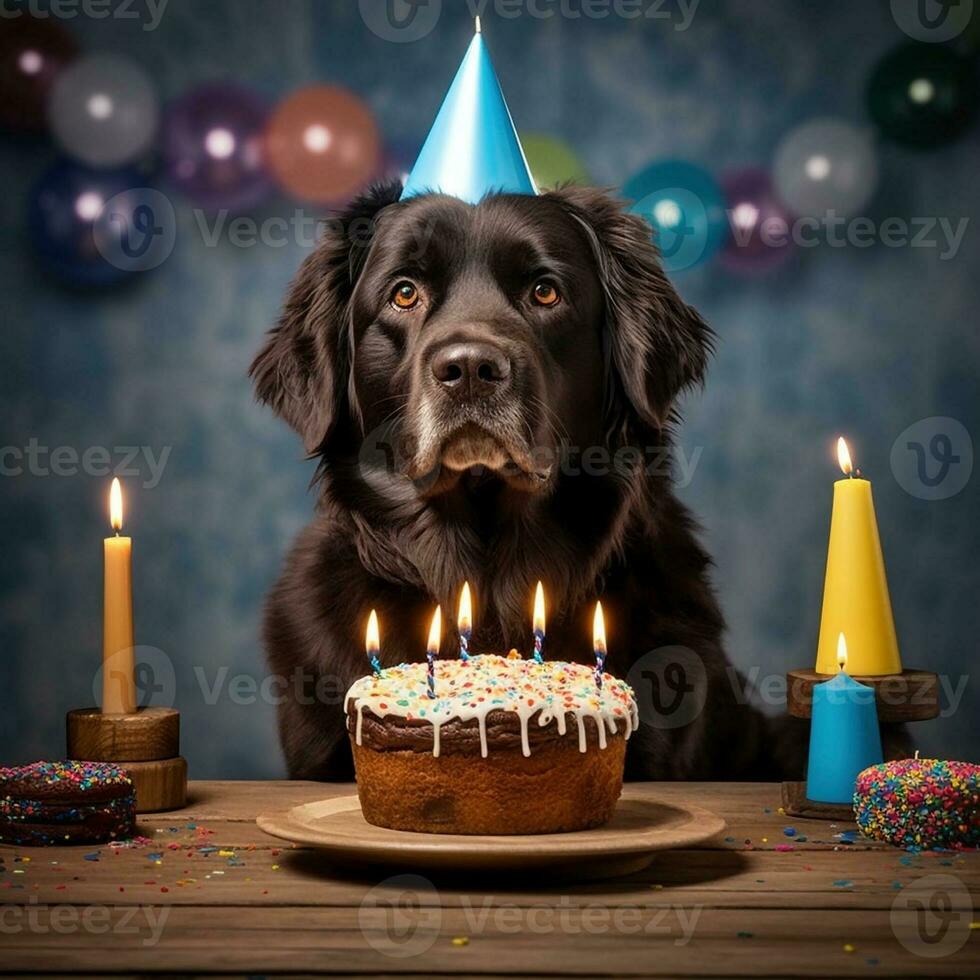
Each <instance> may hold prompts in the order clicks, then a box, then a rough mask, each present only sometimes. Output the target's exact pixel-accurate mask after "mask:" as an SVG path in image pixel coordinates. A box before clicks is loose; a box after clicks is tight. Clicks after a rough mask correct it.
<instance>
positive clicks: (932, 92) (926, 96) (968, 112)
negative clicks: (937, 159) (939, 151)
mask: <svg viewBox="0 0 980 980" xmlns="http://www.w3.org/2000/svg"><path fill="white" fill-rule="evenodd" d="M868 108H869V109H870V112H871V118H872V119H873V120H874V121H875V124H876V125H877V126H878V128H879V129H880V130H881V132H882V133H883V134H884V135H885V136H887V137H888V138H890V139H893V140H895V142H897V143H902V144H904V145H905V146H914V147H919V148H923V149H925V148H929V147H933V146H941V145H943V144H944V143H951V142H952V141H953V140H955V139H956V138H957V137H959V136H960V135H962V133H963V132H964V131H965V130H966V128H967V127H968V126H969V125H970V123H971V122H972V120H973V117H974V115H975V114H976V109H977V83H976V78H975V76H974V74H973V69H972V66H971V64H970V62H969V61H967V60H966V59H964V58H961V57H960V56H959V55H957V54H956V53H955V52H954V51H952V50H950V49H949V48H945V47H942V46H941V45H938V44H903V45H902V46H901V47H898V48H895V49H894V50H893V51H890V52H889V53H888V54H887V55H885V57H884V58H882V60H881V61H880V62H879V63H878V66H877V67H876V68H875V70H874V72H873V74H872V76H871V79H870V81H869V83H868Z"/></svg>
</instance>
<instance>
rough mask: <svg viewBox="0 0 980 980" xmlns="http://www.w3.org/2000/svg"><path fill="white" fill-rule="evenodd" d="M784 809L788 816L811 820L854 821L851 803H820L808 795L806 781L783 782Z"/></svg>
mask: <svg viewBox="0 0 980 980" xmlns="http://www.w3.org/2000/svg"><path fill="white" fill-rule="evenodd" d="M782 797H783V810H784V812H785V813H786V816H788V817H806V818H807V819H809V820H833V821H835V822H837V823H853V822H854V808H853V807H852V806H851V804H850V803H818V802H817V801H816V800H808V799H807V797H806V783H797V782H790V783H783V786H782Z"/></svg>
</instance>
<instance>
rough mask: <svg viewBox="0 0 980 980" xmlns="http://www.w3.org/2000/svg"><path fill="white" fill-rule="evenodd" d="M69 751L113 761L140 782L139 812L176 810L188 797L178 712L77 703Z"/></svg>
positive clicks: (70, 726) (69, 726)
mask: <svg viewBox="0 0 980 980" xmlns="http://www.w3.org/2000/svg"><path fill="white" fill-rule="evenodd" d="M66 725H67V730H68V757H69V758H70V759H85V760H87V761H90V762H114V763H116V764H117V765H119V766H120V767H121V768H122V769H125V770H126V771H127V772H128V773H129V775H130V776H131V777H132V780H133V782H134V783H135V785H136V812H137V813H156V812H159V811H161V810H176V809H178V808H179V807H182V806H185V805H186V803H187V761H186V760H185V759H184V758H183V757H182V756H181V755H180V712H179V711H177V710H176V709H175V708H140V709H138V710H137V711H135V712H133V713H132V714H126V715H104V714H102V712H101V711H100V710H99V709H98V708H77V709H75V710H74V711H69V712H68V716H67V718H66Z"/></svg>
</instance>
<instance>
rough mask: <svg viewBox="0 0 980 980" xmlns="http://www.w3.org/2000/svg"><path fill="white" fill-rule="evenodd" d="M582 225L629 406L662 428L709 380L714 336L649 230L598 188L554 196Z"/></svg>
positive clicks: (610, 346) (567, 190) (568, 190)
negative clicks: (687, 393) (677, 405)
mask: <svg viewBox="0 0 980 980" xmlns="http://www.w3.org/2000/svg"><path fill="white" fill-rule="evenodd" d="M554 197H555V198H556V199H558V200H559V201H561V202H562V204H563V206H564V207H565V208H566V209H568V210H569V211H570V212H571V214H572V215H573V217H575V218H576V220H578V222H579V223H580V224H581V225H582V227H583V229H584V231H585V233H586V235H587V237H588V238H589V241H590V244H591V246H592V249H593V252H594V253H595V257H596V261H597V263H598V272H599V278H600V280H601V282H602V288H603V291H604V292H605V297H606V310H607V320H608V325H607V326H608V339H607V342H608V349H609V357H610V359H611V361H612V365H611V367H612V369H613V370H614V371H615V373H616V375H617V377H618V379H619V382H620V384H621V386H622V392H623V395H624V396H625V398H626V400H627V401H628V402H629V404H630V405H631V406H632V408H633V410H634V412H635V413H636V415H637V416H638V417H639V418H640V420H641V421H642V422H643V423H644V424H646V425H649V426H652V427H654V428H657V429H663V428H664V427H665V426H666V425H668V424H669V422H670V420H671V409H672V405H673V403H674V399H675V398H676V397H677V395H678V394H679V393H680V392H681V391H683V390H684V389H685V388H688V387H690V386H692V385H698V384H700V383H701V382H702V381H703V380H704V373H705V370H706V368H707V363H708V357H709V356H710V354H711V351H712V340H713V337H714V334H713V333H712V331H711V328H710V327H709V326H708V325H707V324H706V323H705V322H704V320H702V319H701V316H700V315H699V314H698V312H697V310H695V309H694V308H693V307H690V306H688V305H687V304H686V303H685V302H684V301H683V300H682V299H681V298H680V296H679V295H678V294H677V291H676V290H675V289H674V287H673V285H672V284H671V282H670V280H669V279H668V278H667V276H666V275H665V274H664V271H663V267H662V266H661V264H660V254H659V252H658V250H657V248H656V246H655V245H654V244H653V240H652V236H651V229H650V226H649V225H648V224H647V223H646V222H645V221H644V220H643V219H642V218H640V217H638V216H637V215H634V214H629V213H628V212H626V211H625V210H624V205H623V204H622V202H620V201H618V200H617V199H616V198H614V197H612V196H611V195H610V194H608V193H606V192H604V191H601V190H597V189H594V188H584V187H566V188H563V189H561V190H558V191H556V192H554Z"/></svg>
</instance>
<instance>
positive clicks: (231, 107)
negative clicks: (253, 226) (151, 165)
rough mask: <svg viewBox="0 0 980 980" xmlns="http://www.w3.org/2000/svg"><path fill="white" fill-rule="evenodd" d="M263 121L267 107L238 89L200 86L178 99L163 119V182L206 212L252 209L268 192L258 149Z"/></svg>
mask: <svg viewBox="0 0 980 980" xmlns="http://www.w3.org/2000/svg"><path fill="white" fill-rule="evenodd" d="M267 116H268V107H267V106H266V104H265V103H264V102H263V101H262V100H261V99H260V98H259V97H258V96H256V95H254V94H253V93H252V92H250V91H248V90H247V89H244V88H241V87H240V86H238V85H232V84H211V85H205V86H202V87H200V88H196V89H193V90H192V91H190V92H188V93H187V94H186V95H183V96H181V97H180V98H179V99H177V100H176V101H175V102H173V103H171V104H170V106H169V107H168V109H167V112H166V114H165V116H164V123H163V160H164V169H165V172H166V174H167V176H168V178H169V179H170V180H171V181H172V182H173V183H174V185H175V186H176V187H177V188H179V190H180V191H181V192H183V193H184V194H186V195H187V196H188V197H189V198H190V199H191V200H192V201H193V202H194V203H196V204H198V205H200V206H201V207H203V208H205V209H207V210H209V211H220V210H224V209H227V210H229V211H235V212H242V211H248V210H250V209H251V208H254V207H257V206H258V205H259V204H261V203H262V202H263V201H265V200H266V199H267V198H268V197H269V195H270V194H271V193H272V191H273V183H272V181H271V180H270V178H269V177H268V176H267V174H266V171H265V167H264V153H263V145H262V139H263V130H264V127H265V122H266V118H267Z"/></svg>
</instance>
